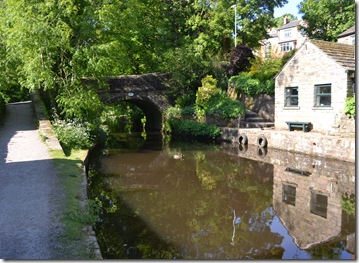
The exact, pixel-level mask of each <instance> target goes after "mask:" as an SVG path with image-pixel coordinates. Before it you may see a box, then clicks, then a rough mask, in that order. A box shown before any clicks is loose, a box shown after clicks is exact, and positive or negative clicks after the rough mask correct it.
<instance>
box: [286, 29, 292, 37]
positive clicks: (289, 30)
mask: <svg viewBox="0 0 359 263" xmlns="http://www.w3.org/2000/svg"><path fill="white" fill-rule="evenodd" d="M291 36H292V30H291V29H286V30H284V37H291Z"/></svg>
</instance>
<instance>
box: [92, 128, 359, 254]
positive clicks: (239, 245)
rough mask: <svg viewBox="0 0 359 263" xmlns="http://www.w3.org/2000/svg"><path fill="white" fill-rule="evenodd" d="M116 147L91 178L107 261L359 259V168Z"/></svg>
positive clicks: (217, 151)
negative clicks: (356, 211)
mask: <svg viewBox="0 0 359 263" xmlns="http://www.w3.org/2000/svg"><path fill="white" fill-rule="evenodd" d="M110 146H111V148H110V149H108V148H107V149H99V150H97V151H95V152H94V154H92V157H91V159H90V168H89V177H88V182H89V185H88V189H89V195H90V198H91V199H93V200H95V202H96V204H97V207H98V220H97V223H96V235H97V238H98V242H99V244H100V247H101V252H102V255H103V257H104V258H106V259H130V258H133V259H353V258H355V254H354V253H355V232H356V228H355V227H356V226H355V218H354V215H351V213H350V212H351V211H353V207H354V206H355V202H354V195H355V179H354V178H355V165H354V163H346V162H343V161H336V160H330V159H322V158H315V157H312V156H307V155H300V154H294V153H289V152H283V151H278V150H274V149H265V150H258V149H257V147H255V146H252V147H251V146H249V147H243V146H242V145H226V144H222V145H217V146H214V145H201V144H196V143H190V144H188V143H164V142H163V141H162V139H161V137H160V136H156V135H147V139H146V140H144V139H143V138H142V137H136V136H132V137H131V138H124V137H122V136H121V135H118V136H117V137H116V139H115V140H113V141H112V143H111V144H110ZM177 154H183V158H182V159H175V158H174V156H175V155H177Z"/></svg>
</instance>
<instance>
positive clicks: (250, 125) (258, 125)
mask: <svg viewBox="0 0 359 263" xmlns="http://www.w3.org/2000/svg"><path fill="white" fill-rule="evenodd" d="M272 127H274V122H247V123H246V124H245V128H272Z"/></svg>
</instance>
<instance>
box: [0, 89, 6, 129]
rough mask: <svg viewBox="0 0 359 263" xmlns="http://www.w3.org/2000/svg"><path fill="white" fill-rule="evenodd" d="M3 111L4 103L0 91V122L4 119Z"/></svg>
mask: <svg viewBox="0 0 359 263" xmlns="http://www.w3.org/2000/svg"><path fill="white" fill-rule="evenodd" d="M5 113H6V103H5V99H4V98H3V95H2V93H1V92H0V122H1V121H2V120H3V119H4V117H5Z"/></svg>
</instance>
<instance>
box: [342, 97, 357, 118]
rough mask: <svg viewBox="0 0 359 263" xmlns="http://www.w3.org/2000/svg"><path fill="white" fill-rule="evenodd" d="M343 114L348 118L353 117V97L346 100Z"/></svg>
mask: <svg viewBox="0 0 359 263" xmlns="http://www.w3.org/2000/svg"><path fill="white" fill-rule="evenodd" d="M344 112H345V114H346V115H347V116H348V117H355V97H350V98H347V100H346V103H345V109H344Z"/></svg>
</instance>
